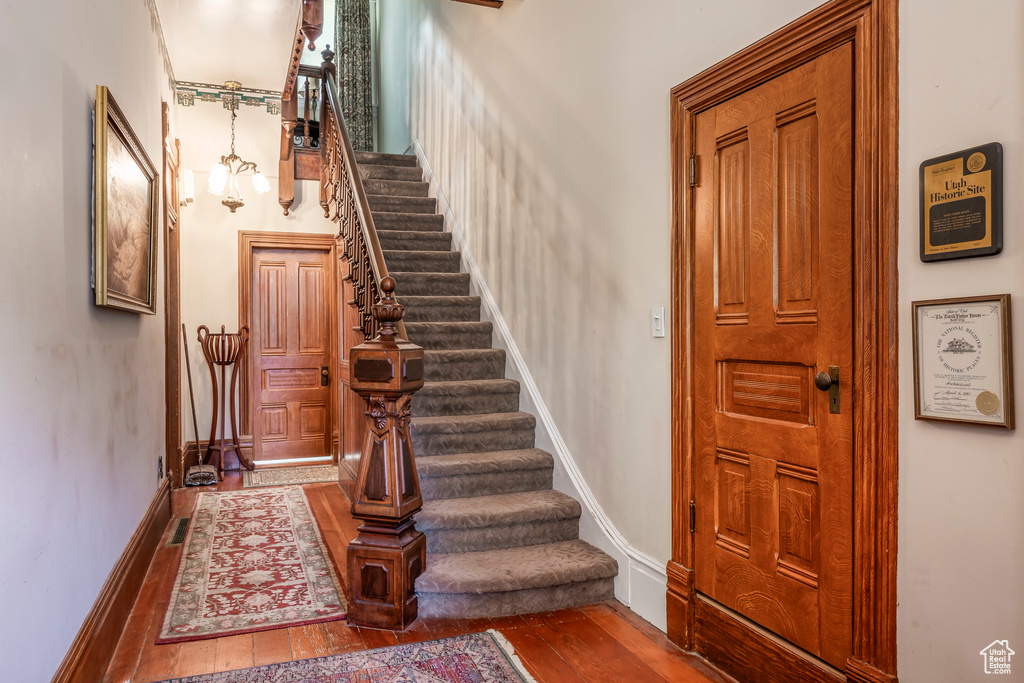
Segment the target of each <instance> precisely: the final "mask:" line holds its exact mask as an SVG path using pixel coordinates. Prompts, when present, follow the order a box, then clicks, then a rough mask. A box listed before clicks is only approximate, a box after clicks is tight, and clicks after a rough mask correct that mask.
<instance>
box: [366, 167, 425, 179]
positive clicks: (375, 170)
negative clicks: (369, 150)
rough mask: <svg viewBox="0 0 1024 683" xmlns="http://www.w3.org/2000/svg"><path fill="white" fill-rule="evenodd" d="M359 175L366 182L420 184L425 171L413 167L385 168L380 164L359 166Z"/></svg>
mask: <svg viewBox="0 0 1024 683" xmlns="http://www.w3.org/2000/svg"><path fill="white" fill-rule="evenodd" d="M358 166H359V175H361V176H362V177H363V179H364V180H406V181H411V182H414V183H415V182H419V181H421V180H423V171H421V170H420V169H419V168H418V167H411V166H383V165H378V164H358Z"/></svg>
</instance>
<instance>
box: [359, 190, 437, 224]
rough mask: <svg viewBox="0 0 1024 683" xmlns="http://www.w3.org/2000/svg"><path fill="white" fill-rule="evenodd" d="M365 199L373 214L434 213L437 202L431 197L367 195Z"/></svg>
mask: <svg viewBox="0 0 1024 683" xmlns="http://www.w3.org/2000/svg"><path fill="white" fill-rule="evenodd" d="M366 199H367V201H369V203H370V211H373V212H375V213H376V212H377V211H386V212H389V213H434V211H435V210H436V208H437V200H436V199H434V198H433V197H389V196H388V195H384V194H369V193H367V195H366ZM375 223H376V221H375Z"/></svg>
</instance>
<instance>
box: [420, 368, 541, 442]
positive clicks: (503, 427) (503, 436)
mask: <svg viewBox="0 0 1024 683" xmlns="http://www.w3.org/2000/svg"><path fill="white" fill-rule="evenodd" d="M428 370H429V366H428ZM536 426H537V420H536V418H535V417H534V416H533V415H530V414H529V413H523V412H515V413H486V414H483V415H436V416H434V417H414V418H413V419H412V423H411V426H410V429H411V432H412V447H413V452H414V453H416V457H417V458H426V457H430V456H432V455H447V454H449V453H473V452H475V451H502V450H518V449H521V448H533V441H534V433H533V432H534V428H535V427H536Z"/></svg>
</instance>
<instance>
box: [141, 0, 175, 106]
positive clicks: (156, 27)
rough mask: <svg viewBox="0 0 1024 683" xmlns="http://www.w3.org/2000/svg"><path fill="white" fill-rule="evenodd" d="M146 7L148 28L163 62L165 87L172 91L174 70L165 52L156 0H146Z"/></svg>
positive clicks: (162, 29) (168, 55)
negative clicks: (165, 78)
mask: <svg viewBox="0 0 1024 683" xmlns="http://www.w3.org/2000/svg"><path fill="white" fill-rule="evenodd" d="M146 7H147V8H148V9H149V27H150V28H151V29H152V30H153V33H155V34H156V42H157V45H158V46H159V49H160V56H161V57H162V58H163V60H164V74H165V75H166V76H167V86H168V87H169V88H170V89H171V90H174V84H175V82H176V81H175V79H174V68H173V67H172V66H171V56H170V54H169V53H168V52H167V41H166V40H164V26H163V24H161V23H160V11H159V10H158V9H157V7H156V0H146Z"/></svg>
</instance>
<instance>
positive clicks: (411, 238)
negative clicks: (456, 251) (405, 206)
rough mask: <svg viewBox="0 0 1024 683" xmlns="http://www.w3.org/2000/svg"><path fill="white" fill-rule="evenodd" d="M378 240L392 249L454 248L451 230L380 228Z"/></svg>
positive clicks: (386, 248) (429, 249) (383, 247)
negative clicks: (431, 230)
mask: <svg viewBox="0 0 1024 683" xmlns="http://www.w3.org/2000/svg"><path fill="white" fill-rule="evenodd" d="M374 224H376V219H374ZM377 240H378V241H380V246H381V249H385V250H390V251H451V248H452V234H451V233H450V232H427V231H426V230H380V231H378V232H377Z"/></svg>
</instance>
